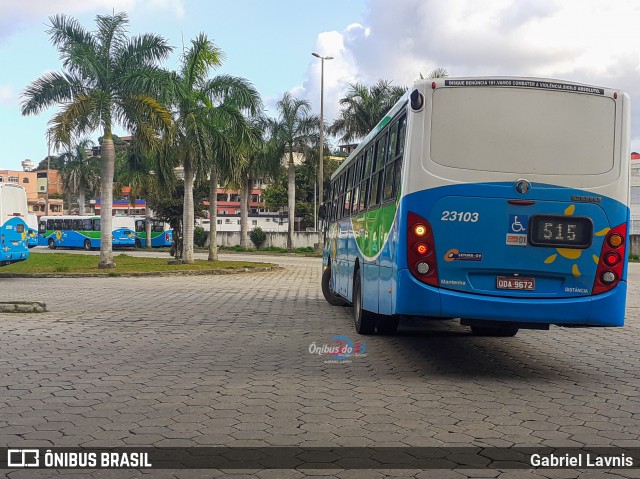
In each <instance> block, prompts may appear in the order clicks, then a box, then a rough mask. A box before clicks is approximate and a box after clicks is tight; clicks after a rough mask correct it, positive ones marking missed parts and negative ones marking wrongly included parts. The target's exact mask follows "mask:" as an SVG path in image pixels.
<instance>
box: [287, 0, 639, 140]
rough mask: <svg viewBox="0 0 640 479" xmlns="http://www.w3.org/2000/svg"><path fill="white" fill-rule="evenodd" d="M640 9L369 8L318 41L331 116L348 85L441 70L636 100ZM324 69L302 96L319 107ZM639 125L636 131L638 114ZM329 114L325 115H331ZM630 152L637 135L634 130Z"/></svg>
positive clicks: (432, 4) (553, 5) (556, 5)
mask: <svg viewBox="0 0 640 479" xmlns="http://www.w3.org/2000/svg"><path fill="white" fill-rule="evenodd" d="M638 24H640V2H636V1H634V0H620V1H617V2H615V3H606V2H601V1H600V0H484V1H482V2H478V1H477V0H449V1H447V2H442V1H440V0H396V1H394V2H393V7H392V8H390V3H389V2H388V1H387V0H371V3H370V8H369V9H368V12H367V15H366V17H365V19H364V21H363V22H362V24H361V25H358V24H355V25H349V26H347V27H346V28H345V30H344V31H342V32H326V33H322V34H320V35H319V36H318V38H317V43H316V48H317V49H319V50H321V51H319V53H321V54H323V55H332V56H335V57H336V60H335V61H331V62H329V63H325V109H326V110H327V112H328V113H331V114H334V113H335V112H337V111H338V108H339V107H338V101H339V99H340V98H341V94H342V93H344V91H346V87H347V85H346V83H348V82H351V81H360V82H363V83H366V84H373V83H374V82H375V81H376V80H378V79H379V78H382V79H386V80H392V81H393V82H394V84H396V85H410V83H411V82H412V81H413V80H415V79H416V78H418V77H419V75H420V73H422V74H427V73H428V72H429V71H430V70H432V69H434V68H436V67H443V68H445V69H447V70H448V71H449V73H450V75H451V76H466V75H469V76H471V75H514V76H545V77H552V78H559V79H565V80H572V81H578V82H584V83H593V84H596V85H603V86H609V87H614V88H620V89H621V90H625V91H628V92H629V93H630V95H631V97H632V101H633V102H634V104H635V100H637V99H640V82H638V81H637V80H638V73H639V72H640V49H639V48H638V46H639V45H640V29H639V28H638V27H637V25H638ZM318 63H319V62H316V61H315V59H311V61H310V66H309V69H308V71H307V78H308V80H307V81H306V82H305V83H304V84H303V85H302V86H301V87H299V88H298V89H297V90H296V92H297V93H298V94H299V95H300V96H303V97H306V98H309V99H311V100H312V101H314V105H318V104H319V101H317V102H316V101H315V100H314V99H315V98H319V75H320V73H319V65H318ZM635 111H636V112H638V113H636V114H634V118H635V119H637V121H634V122H633V123H634V125H639V124H640V108H636V109H635ZM327 116H329V115H327ZM633 136H634V149H636V150H638V149H640V134H638V133H636V132H635V131H634V133H633Z"/></svg>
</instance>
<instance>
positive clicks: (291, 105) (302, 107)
mask: <svg viewBox="0 0 640 479" xmlns="http://www.w3.org/2000/svg"><path fill="white" fill-rule="evenodd" d="M276 108H277V110H278V119H277V120H276V122H275V124H274V125H273V126H274V128H273V130H274V131H273V136H274V138H275V139H276V142H277V143H279V144H280V145H282V147H283V149H284V152H285V154H286V155H287V157H288V158H287V161H288V168H287V169H288V187H287V189H288V201H287V203H288V207H289V225H288V235H287V249H289V250H292V249H293V230H294V221H295V207H296V166H295V163H294V153H300V152H301V151H302V150H303V149H304V147H305V146H306V145H307V144H308V143H309V142H310V139H311V137H312V135H313V134H314V133H315V132H316V131H317V130H318V128H319V127H320V119H319V118H318V116H316V115H311V114H310V111H311V104H310V103H309V102H308V101H307V100H300V99H297V98H293V97H292V96H291V94H290V93H285V94H284V96H283V97H282V100H280V101H279V102H278V103H277V104H276Z"/></svg>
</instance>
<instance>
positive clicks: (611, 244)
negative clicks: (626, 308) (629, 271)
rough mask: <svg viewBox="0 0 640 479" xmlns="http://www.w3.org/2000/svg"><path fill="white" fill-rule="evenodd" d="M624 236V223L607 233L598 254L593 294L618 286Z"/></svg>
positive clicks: (623, 249)
mask: <svg viewBox="0 0 640 479" xmlns="http://www.w3.org/2000/svg"><path fill="white" fill-rule="evenodd" d="M626 235H627V225H626V223H625V224H622V225H620V226H616V227H615V228H613V229H611V230H609V232H608V233H607V236H606V237H605V239H604V244H603V245H602V251H601V252H600V259H599V261H598V270H597V273H596V279H595V281H594V283H593V294H600V293H604V292H606V291H609V290H611V289H613V288H615V287H616V286H617V285H618V282H619V281H620V278H621V277H622V269H623V268H624V258H625V243H626Z"/></svg>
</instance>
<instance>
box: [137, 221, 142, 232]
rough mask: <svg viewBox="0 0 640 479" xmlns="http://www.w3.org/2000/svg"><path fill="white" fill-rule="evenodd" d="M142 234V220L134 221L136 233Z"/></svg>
mask: <svg viewBox="0 0 640 479" xmlns="http://www.w3.org/2000/svg"><path fill="white" fill-rule="evenodd" d="M143 232H144V220H136V233H143Z"/></svg>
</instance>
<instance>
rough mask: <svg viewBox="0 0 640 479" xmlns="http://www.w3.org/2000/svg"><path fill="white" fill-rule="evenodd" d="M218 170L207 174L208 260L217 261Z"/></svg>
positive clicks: (213, 167)
mask: <svg viewBox="0 0 640 479" xmlns="http://www.w3.org/2000/svg"><path fill="white" fill-rule="evenodd" d="M217 232H218V171H217V170H216V167H215V166H212V167H211V174H210V175H209V258H207V259H208V260H209V261H218V235H217Z"/></svg>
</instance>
